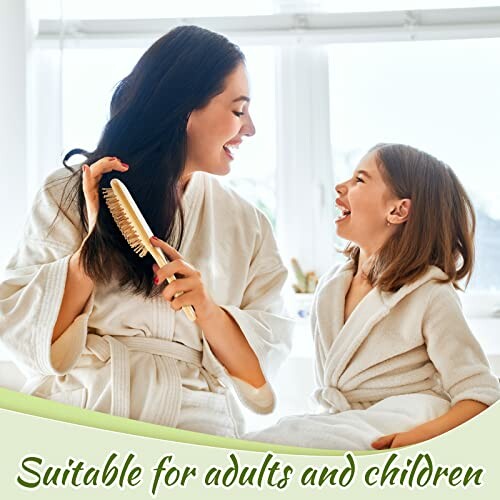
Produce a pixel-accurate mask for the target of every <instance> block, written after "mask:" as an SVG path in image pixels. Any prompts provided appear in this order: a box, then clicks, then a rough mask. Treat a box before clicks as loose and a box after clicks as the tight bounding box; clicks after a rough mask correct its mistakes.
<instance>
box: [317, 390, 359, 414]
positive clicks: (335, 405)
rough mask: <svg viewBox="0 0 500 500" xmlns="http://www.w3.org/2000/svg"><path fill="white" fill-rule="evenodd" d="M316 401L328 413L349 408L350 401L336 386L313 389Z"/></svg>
mask: <svg viewBox="0 0 500 500" xmlns="http://www.w3.org/2000/svg"><path fill="white" fill-rule="evenodd" d="M313 396H314V398H315V399H316V401H317V402H318V403H319V404H320V405H321V406H322V407H323V408H325V409H327V410H328V411H330V413H337V412H341V411H347V410H351V409H352V407H351V403H350V402H349V400H348V399H347V396H346V395H344V394H343V393H342V392H341V391H340V390H339V389H337V388H336V387H331V386H329V387H323V388H320V389H316V390H315V391H314V395H313Z"/></svg>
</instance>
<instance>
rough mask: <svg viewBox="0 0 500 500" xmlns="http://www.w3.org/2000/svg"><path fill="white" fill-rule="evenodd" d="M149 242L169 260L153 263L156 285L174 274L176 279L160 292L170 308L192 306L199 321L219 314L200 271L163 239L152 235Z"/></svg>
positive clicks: (178, 308) (219, 309)
mask: <svg viewBox="0 0 500 500" xmlns="http://www.w3.org/2000/svg"><path fill="white" fill-rule="evenodd" d="M151 243H152V244H153V245H154V246H156V247H159V248H161V249H162V250H163V252H164V253H165V254H166V256H167V257H168V259H169V260H170V261H171V262H169V263H168V264H167V265H165V266H163V267H161V268H160V267H159V266H158V265H157V264H154V265H153V271H154V273H155V284H156V285H160V284H161V283H163V282H164V281H166V280H167V278H169V277H170V276H172V275H174V274H175V277H176V280H175V281H172V283H170V284H168V285H167V286H166V287H165V289H164V290H163V292H162V295H163V297H164V298H165V300H167V301H169V302H170V304H171V306H172V308H173V309H174V310H175V311H179V310H180V309H181V308H182V307H183V306H189V305H190V306H193V307H194V310H195V311H196V316H197V319H198V320H199V321H201V322H204V321H206V320H209V319H211V318H213V317H214V316H215V315H216V314H220V312H221V308H220V307H219V306H218V305H217V304H215V302H214V301H213V300H212V298H211V297H210V295H209V294H208V292H207V290H206V288H205V286H204V285H203V281H202V279H201V273H200V272H199V271H198V270H197V269H195V268H194V267H193V266H192V265H191V264H189V263H188V262H186V261H185V260H184V259H183V258H182V255H181V254H180V253H179V252H178V251H177V250H176V249H175V248H173V247H172V246H170V245H169V244H168V243H166V242H165V241H162V240H160V239H158V238H156V237H153V238H151ZM180 292H182V295H180V296H179V297H177V298H176V297H175V296H176V295H177V294H178V293H180Z"/></svg>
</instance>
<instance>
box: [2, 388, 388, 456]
mask: <svg viewBox="0 0 500 500" xmlns="http://www.w3.org/2000/svg"><path fill="white" fill-rule="evenodd" d="M0 408H3V409H5V410H10V411H15V412H19V413H24V414H27V415H33V416H36V417H42V418H47V419H50V420H57V421H59V422H66V423H69V424H76V425H82V426H86V427H93V428H95V429H102V430H106V431H113V432H121V433H124V434H132V435H134V436H141V437H147V438H153V439H162V440H166V441H175V442H179V443H187V444H195V445H201V446H211V447H214V448H229V449H232V450H244V451H258V452H267V451H272V452H274V453H281V454H287V455H306V456H310V455H323V456H342V455H343V454H344V452H343V451H338V450H321V449H316V448H300V447H296V446H284V445H274V444H265V443H257V442H255V441H244V440H241V439H235V438H227V437H221V436H212V435H210V434H202V433H199V432H191V431H185V430H182V429H174V428H172V427H166V426H162V425H156V424H150V423H147V422H139V421H138V420H132V419H128V418H122V417H115V416H113V415H108V414H107V413H100V412H97V411H91V410H85V409H83V408H78V407H76V406H69V405H65V404H62V403H57V402H55V401H49V400H46V399H42V398H38V397H35V396H30V395H28V394H22V393H20V392H16V391H11V390H9V389H4V388H2V387H0ZM378 453H383V451H376V450H374V451H356V452H354V453H353V454H354V455H359V456H361V455H371V454H378Z"/></svg>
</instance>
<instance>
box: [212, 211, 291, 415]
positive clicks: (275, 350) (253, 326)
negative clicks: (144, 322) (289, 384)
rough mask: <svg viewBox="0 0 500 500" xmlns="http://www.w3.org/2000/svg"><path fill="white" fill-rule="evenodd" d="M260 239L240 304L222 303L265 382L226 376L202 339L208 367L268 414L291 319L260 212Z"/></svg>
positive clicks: (288, 344) (279, 267) (278, 261)
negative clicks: (256, 383) (272, 382)
mask: <svg viewBox="0 0 500 500" xmlns="http://www.w3.org/2000/svg"><path fill="white" fill-rule="evenodd" d="M259 219H260V233H261V238H260V242H259V244H258V245H257V248H256V251H255V252H254V255H253V257H252V261H251V265H250V269H249V273H248V280H247V286H246V289H245V291H244V294H243V298H242V300H241V304H240V305H239V306H236V305H221V307H222V308H223V309H224V310H225V311H227V312H228V313H229V314H230V315H231V316H232V317H233V318H234V320H235V321H236V323H237V324H238V326H239V327H240V328H241V330H242V332H243V334H244V335H245V337H246V339H247V341H248V343H249V344H250V347H251V348H252V349H253V351H254V352H255V355H256V356H257V358H258V360H259V363H260V367H261V369H262V372H263V374H264V377H265V378H266V383H265V384H264V386H262V387H261V388H259V389H256V388H254V387H252V386H251V385H250V384H248V383H246V382H244V381H242V380H240V379H238V378H236V377H232V376H229V374H228V372H227V370H226V369H225V367H224V366H223V365H222V364H221V363H220V361H219V360H218V359H217V358H216V357H215V355H214V354H213V353H212V351H211V350H210V347H209V345H208V342H206V341H205V342H203V345H204V351H205V352H204V359H205V360H206V361H205V362H206V363H207V364H208V366H207V368H208V369H209V370H210V371H211V372H212V373H215V374H217V375H219V376H223V377H224V378H225V379H226V380H229V381H230V382H231V384H232V386H233V387H234V389H235V391H236V393H237V395H238V397H239V398H240V400H241V401H242V402H243V403H244V404H245V405H246V406H247V407H248V408H250V409H251V410H253V411H254V412H256V413H270V412H272V411H273V409H274V406H275V396H274V393H273V390H272V389H271V386H270V383H269V380H270V379H271V378H272V377H273V376H274V375H275V373H276V372H277V370H278V368H279V366H280V365H281V364H282V363H283V361H284V360H285V358H286V356H287V355H288V353H289V352H290V349H291V343H292V332H293V327H294V322H293V320H292V319H291V318H290V317H287V316H286V314H285V310H284V300H283V297H282V288H283V285H284V283H285V281H286V278H287V274H288V272H287V270H286V268H285V266H284V265H283V262H282V261H281V258H280V256H279V253H278V249H277V245H276V242H275V239H274V236H273V233H272V228H271V225H270V223H269V221H268V220H267V218H266V217H265V216H264V215H263V214H261V213H260V212H259Z"/></svg>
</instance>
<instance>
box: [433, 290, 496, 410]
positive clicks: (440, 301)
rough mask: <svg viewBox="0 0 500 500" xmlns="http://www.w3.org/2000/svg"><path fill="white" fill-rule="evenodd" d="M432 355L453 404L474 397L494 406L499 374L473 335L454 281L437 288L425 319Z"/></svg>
mask: <svg viewBox="0 0 500 500" xmlns="http://www.w3.org/2000/svg"><path fill="white" fill-rule="evenodd" d="M423 334H424V338H425V342H426V344H427V351H428V354H429V358H430V359H431V361H432V362H433V364H434V366H435V367H436V369H437V371H438V372H439V374H440V376H441V380H442V384H443V388H444V389H445V391H447V392H448V393H449V395H450V397H451V404H452V405H454V404H456V403H457V402H458V401H462V400H464V399H473V400H475V401H479V402H481V403H484V404H486V405H491V404H493V403H494V402H495V401H497V400H498V399H499V397H500V387H499V383H498V379H497V377H495V376H494V375H493V373H492V372H491V369H490V366H489V364H488V359H487V358H486V355H485V354H484V352H483V350H482V349H481V346H480V345H479V342H478V341H477V340H476V338H475V337H474V335H473V334H472V332H471V330H470V328H469V325H468V324H467V321H466V320H465V317H464V315H463V312H462V308H461V305H460V300H459V297H458V295H457V293H456V292H455V290H454V289H453V288H452V286H451V285H450V284H443V285H438V286H436V287H434V290H433V293H431V294H430V296H429V304H428V307H427V310H426V314H425V317H424V322H423Z"/></svg>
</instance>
